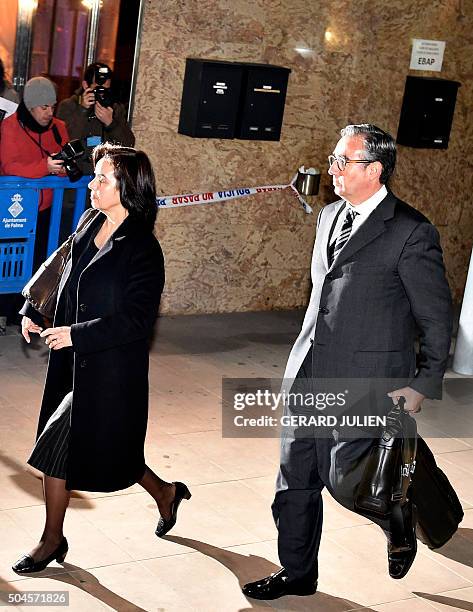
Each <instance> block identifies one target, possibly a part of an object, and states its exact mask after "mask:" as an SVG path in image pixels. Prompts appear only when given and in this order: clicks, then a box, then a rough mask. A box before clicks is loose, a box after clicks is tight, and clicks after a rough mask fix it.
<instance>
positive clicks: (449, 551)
mask: <svg viewBox="0 0 473 612" xmlns="http://www.w3.org/2000/svg"><path fill="white" fill-rule="evenodd" d="M433 552H435V553H436V554H438V555H442V556H443V557H447V558H448V559H452V561H457V562H458V563H461V564H462V565H466V566H467V567H473V529H468V528H466V527H464V528H460V529H458V531H457V532H456V533H455V535H454V536H453V537H452V539H451V540H450V541H449V542H447V543H446V544H445V545H444V546H442V548H438V549H437V550H434V551H433ZM413 593H414V595H417V596H418V597H422V598H423V599H427V600H429V601H432V602H437V603H440V604H443V605H445V606H450V607H451V608H452V609H455V610H470V611H471V612H473V602H471V601H465V600H463V599H457V598H455V597H449V596H446V595H434V594H432V593H421V592H415V591H413Z"/></svg>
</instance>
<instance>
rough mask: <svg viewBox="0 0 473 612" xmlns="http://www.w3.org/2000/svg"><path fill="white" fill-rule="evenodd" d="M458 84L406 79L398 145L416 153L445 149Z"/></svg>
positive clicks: (432, 79) (436, 80) (427, 79)
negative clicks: (412, 148) (414, 148)
mask: <svg viewBox="0 0 473 612" xmlns="http://www.w3.org/2000/svg"><path fill="white" fill-rule="evenodd" d="M459 87H460V83H458V82H457V81H448V80H446V79H439V78H434V77H415V76H408V77H407V78H406V86H405V89H404V99H403V101H402V109H401V117H400V119H399V127H398V131H397V142H398V144H401V145H405V146H407V147H416V148H419V149H446V148H447V147H448V140H449V137H450V130H451V127H452V121H453V113H454V111H455V103H456V99H457V92H458V88H459Z"/></svg>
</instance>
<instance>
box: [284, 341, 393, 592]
mask: <svg viewBox="0 0 473 612" xmlns="http://www.w3.org/2000/svg"><path fill="white" fill-rule="evenodd" d="M312 372H313V352H312V349H310V350H309V351H308V353H307V355H306V357H305V359H304V361H303V363H302V365H301V368H300V370H299V372H298V374H297V377H296V379H295V380H294V384H293V387H292V389H291V392H292V391H295V392H304V391H305V392H311V384H312V380H311V379H312ZM312 410H313V409H312ZM300 412H301V410H300V408H297V409H295V408H294V407H293V406H291V405H289V406H287V407H285V414H291V415H292V414H294V413H296V414H300ZM298 434H300V432H298V431H297V430H294V428H289V427H287V428H285V429H284V430H283V433H282V436H281V460H280V469H279V473H278V477H277V481H276V494H275V498H274V502H273V504H272V512H273V518H274V521H275V523H276V527H277V529H278V553H279V560H280V562H281V565H282V566H283V567H284V568H285V569H286V571H287V573H288V576H289V578H290V579H291V580H293V579H307V580H311V581H312V580H313V581H315V580H316V579H317V578H318V563H317V558H318V551H319V546H320V539H321V534H322V521H323V511H322V495H321V493H322V490H323V488H324V487H327V489H328V491H329V493H330V494H331V495H332V497H333V498H334V499H336V500H337V501H338V502H339V503H340V504H342V505H343V506H344V507H346V508H348V509H349V510H352V511H355V507H354V496H355V491H356V487H357V486H358V484H359V482H360V480H361V476H362V474H363V470H364V465H365V460H366V459H367V458H368V455H369V452H370V449H371V446H372V445H373V442H374V441H373V439H370V438H352V439H342V438H341V437H340V436H339V434H338V432H337V431H336V430H335V429H334V428H329V430H327V429H325V430H321V429H320V428H319V427H318V428H316V430H315V428H314V430H313V431H312V432H311V433H310V434H308V430H307V428H304V431H303V432H302V434H301V435H298ZM369 520H371V521H373V519H372V518H370V519H369ZM374 522H376V523H377V524H379V525H380V527H381V528H382V529H383V530H384V531H385V533H386V535H387V536H388V537H389V521H387V520H375V521H374Z"/></svg>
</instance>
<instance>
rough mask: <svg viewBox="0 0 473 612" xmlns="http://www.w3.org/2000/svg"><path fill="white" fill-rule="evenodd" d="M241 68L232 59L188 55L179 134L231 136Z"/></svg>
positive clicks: (238, 95)
mask: <svg viewBox="0 0 473 612" xmlns="http://www.w3.org/2000/svg"><path fill="white" fill-rule="evenodd" d="M242 75H243V68H242V67H241V66H240V65H239V64H236V63H234V62H221V61H216V60H202V59H193V58H188V59H187V60H186V71H185V75H184V87H183V90H182V100H181V114H180V117H179V128H178V132H179V134H186V135H187V136H195V137H199V138H233V137H234V135H235V125H236V121H237V113H238V106H239V101H240V89H241V83H242Z"/></svg>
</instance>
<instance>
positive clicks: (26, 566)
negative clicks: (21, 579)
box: [12, 538, 69, 574]
mask: <svg viewBox="0 0 473 612" xmlns="http://www.w3.org/2000/svg"><path fill="white" fill-rule="evenodd" d="M68 550H69V546H68V544H67V540H66V538H63V539H62V542H61V543H60V544H59V546H58V547H57V548H56V550H55V551H54V552H53V553H52V555H49V557H46V559H43V560H42V561H35V560H34V559H33V557H32V556H31V555H23V556H22V557H20V558H19V559H18V561H17V562H16V563H15V564H14V565H12V570H13V571H14V572H16V573H17V574H32V573H34V572H41V571H43V570H44V569H45V568H46V567H47V566H48V565H49V564H50V563H51V561H54V559H56V561H57V562H58V563H62V562H63V561H64V559H65V558H66V555H67V551H68Z"/></svg>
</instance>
